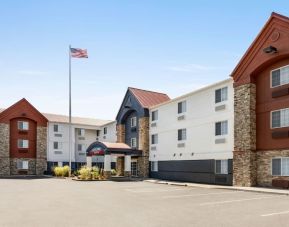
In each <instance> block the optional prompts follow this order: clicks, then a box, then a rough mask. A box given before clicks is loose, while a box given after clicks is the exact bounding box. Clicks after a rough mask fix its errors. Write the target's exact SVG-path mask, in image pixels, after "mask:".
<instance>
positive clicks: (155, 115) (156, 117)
mask: <svg viewBox="0 0 289 227" xmlns="http://www.w3.org/2000/svg"><path fill="white" fill-rule="evenodd" d="M158 119H159V111H158V110H155V111H153V112H152V121H157V120H158Z"/></svg>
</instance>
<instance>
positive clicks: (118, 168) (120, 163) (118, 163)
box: [116, 157, 124, 176]
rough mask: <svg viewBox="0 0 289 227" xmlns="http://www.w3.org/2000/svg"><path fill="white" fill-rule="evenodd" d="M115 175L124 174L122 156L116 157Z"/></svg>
mask: <svg viewBox="0 0 289 227" xmlns="http://www.w3.org/2000/svg"><path fill="white" fill-rule="evenodd" d="M116 175H117V176H123V175H124V158H123V157H117V158H116Z"/></svg>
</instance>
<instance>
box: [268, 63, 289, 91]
mask: <svg viewBox="0 0 289 227" xmlns="http://www.w3.org/2000/svg"><path fill="white" fill-rule="evenodd" d="M286 67H289V65H284V66H282V67H279V68H276V69H272V70H271V71H270V88H276V87H281V86H283V85H286V84H289V82H288V83H286V84H281V76H282V75H281V69H283V68H286ZM277 70H280V85H277V86H274V87H273V85H272V79H273V77H272V76H273V71H277Z"/></svg>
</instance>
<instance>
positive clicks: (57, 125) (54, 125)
mask: <svg viewBox="0 0 289 227" xmlns="http://www.w3.org/2000/svg"><path fill="white" fill-rule="evenodd" d="M55 127H57V131H55ZM53 132H58V133H59V132H60V130H59V124H53Z"/></svg>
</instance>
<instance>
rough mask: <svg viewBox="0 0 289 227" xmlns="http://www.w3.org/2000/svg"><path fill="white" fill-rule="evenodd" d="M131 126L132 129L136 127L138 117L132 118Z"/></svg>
mask: <svg viewBox="0 0 289 227" xmlns="http://www.w3.org/2000/svg"><path fill="white" fill-rule="evenodd" d="M130 126H131V127H136V117H132V118H131V119H130Z"/></svg>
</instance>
